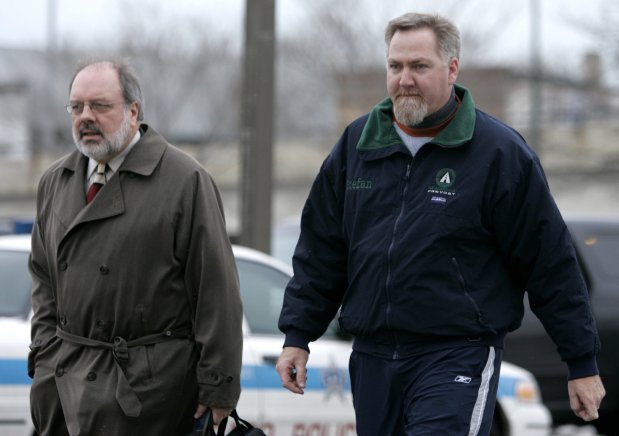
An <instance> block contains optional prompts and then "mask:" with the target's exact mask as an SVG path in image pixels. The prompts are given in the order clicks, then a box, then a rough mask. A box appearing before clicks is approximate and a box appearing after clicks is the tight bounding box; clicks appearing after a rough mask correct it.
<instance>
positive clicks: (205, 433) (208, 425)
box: [192, 407, 266, 436]
mask: <svg viewBox="0 0 619 436" xmlns="http://www.w3.org/2000/svg"><path fill="white" fill-rule="evenodd" d="M230 417H232V419H234V423H235V424H236V427H235V428H234V429H232V431H230V433H228V435H227V436H266V434H265V433H264V432H263V431H262V430H261V429H259V428H257V427H254V426H253V425H252V424H251V423H250V422H249V421H247V420H245V419H243V418H241V417H240V416H239V414H238V413H237V411H236V409H234V410H233V411H232V413H230ZM200 421H201V422H204V426H203V427H202V429H200V430H194V432H193V433H192V435H196V436H197V435H202V436H224V435H225V433H226V426H227V424H228V417H226V418H224V419H222V420H221V422H220V423H219V425H218V427H217V433H215V429H214V422H213V412H212V411H211V408H210V407H209V408H207V409H206V412H204V416H203V417H202V418H201V419H200Z"/></svg>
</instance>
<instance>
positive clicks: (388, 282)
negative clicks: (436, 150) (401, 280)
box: [385, 161, 412, 360]
mask: <svg viewBox="0 0 619 436" xmlns="http://www.w3.org/2000/svg"><path fill="white" fill-rule="evenodd" d="M411 169H412V161H411V162H409V163H408V164H407V165H406V173H405V175H404V182H405V183H404V186H403V188H402V196H401V203H400V212H399V213H398V217H397V218H396V220H395V223H394V224H393V231H392V233H391V242H390V243H389V248H388V249H387V278H386V280H385V294H386V297H387V309H386V310H387V314H386V319H387V328H388V329H389V330H391V331H392V333H393V338H394V340H395V344H396V349H395V350H394V351H393V356H392V359H393V360H397V359H398V358H399V354H398V348H399V339H398V335H397V333H396V332H395V330H392V328H391V323H390V322H389V315H390V314H391V298H390V292H389V291H390V290H389V288H390V286H391V259H392V254H393V247H394V244H395V237H396V234H397V231H398V225H399V224H400V220H401V219H402V215H403V214H404V199H405V198H406V192H407V191H408V182H409V180H410V176H411Z"/></svg>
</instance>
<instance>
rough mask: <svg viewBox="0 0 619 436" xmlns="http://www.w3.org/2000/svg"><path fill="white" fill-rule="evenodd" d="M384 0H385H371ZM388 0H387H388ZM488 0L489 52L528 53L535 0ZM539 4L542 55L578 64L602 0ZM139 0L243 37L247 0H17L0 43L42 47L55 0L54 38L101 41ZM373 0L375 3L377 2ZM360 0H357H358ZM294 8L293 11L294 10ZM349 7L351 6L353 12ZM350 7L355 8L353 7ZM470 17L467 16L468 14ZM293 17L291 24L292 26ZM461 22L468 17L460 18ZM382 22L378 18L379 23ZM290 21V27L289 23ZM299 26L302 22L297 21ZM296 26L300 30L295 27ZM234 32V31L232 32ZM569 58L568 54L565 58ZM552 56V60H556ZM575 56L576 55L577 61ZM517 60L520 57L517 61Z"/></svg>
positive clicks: (428, 7) (498, 55)
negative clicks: (493, 36)
mask: <svg viewBox="0 0 619 436" xmlns="http://www.w3.org/2000/svg"><path fill="white" fill-rule="evenodd" d="M300 1H313V0H276V5H277V23H278V31H280V32H282V31H283V32H286V31H294V29H299V28H300V27H299V24H298V23H299V21H298V20H297V21H295V17H296V18H298V9H300V8H299V6H298V5H299V4H300ZM332 1H338V0H332ZM373 1H376V2H378V3H383V2H384V1H385V0H369V1H366V2H363V3H364V4H368V3H369V4H370V5H371V4H372V2H373ZM387 1H389V0H387ZM470 1H472V2H476V3H481V4H484V5H487V7H484V8H482V9H483V10H484V11H485V12H486V13H485V14H484V16H482V17H474V19H479V20H480V21H481V20H491V19H493V18H494V17H496V16H497V15H498V14H493V11H497V8H505V7H509V8H511V9H512V10H511V11H510V16H511V20H510V21H509V22H508V23H507V24H506V28H505V31H504V32H502V34H500V35H498V36H497V44H495V45H494V47H495V48H494V50H493V51H492V52H491V53H489V54H488V56H489V57H490V58H492V59H494V60H496V61H500V62H503V61H504V62H510V61H512V62H513V61H514V59H523V60H524V59H528V57H527V56H528V54H527V53H528V50H529V48H530V43H529V35H530V21H531V20H530V7H531V4H532V3H533V2H534V1H535V0H502V1H496V0H470ZM539 1H540V3H541V4H542V14H541V17H542V20H543V21H542V35H543V44H542V49H543V55H544V59H546V60H547V61H548V60H549V59H550V62H559V61H561V60H562V62H567V63H569V62H571V64H569V65H568V67H569V68H573V67H575V66H577V65H579V62H580V58H581V57H582V55H583V54H584V52H585V51H587V50H591V49H595V48H597V46H598V45H599V42H598V41H595V40H593V39H592V38H591V37H590V35H586V34H585V33H584V32H583V31H581V30H579V29H576V28H574V27H573V26H570V24H569V22H568V18H569V17H572V18H573V17H580V18H582V19H583V20H590V21H595V20H596V19H597V18H599V12H598V9H597V5H598V4H599V3H598V2H599V1H604V0H587V1H583V0H539ZM129 2H131V3H135V2H141V4H144V5H145V7H148V6H149V5H151V6H152V5H156V6H157V7H159V8H163V9H164V11H165V13H166V15H169V16H170V19H180V20H182V17H183V16H188V15H191V16H194V17H195V16H199V17H204V20H205V23H208V25H209V26H213V27H215V28H217V27H218V26H219V27H220V29H222V30H223V31H225V32H228V33H231V32H232V36H233V37H234V39H236V40H237V41H242V27H243V22H244V15H243V14H244V5H245V0H87V1H86V0H20V1H4V2H2V4H1V6H0V46H3V47H21V48H39V49H43V48H45V47H46V44H47V38H48V34H49V32H48V29H49V26H48V20H47V11H48V9H49V7H48V6H49V4H53V3H55V5H56V11H57V14H56V17H57V18H56V38H57V41H58V42H59V43H61V44H62V43H66V42H78V43H79V44H80V45H87V44H88V43H90V42H92V43H93V44H95V45H96V44H102V43H103V42H105V41H109V40H110V38H111V39H113V37H114V32H115V30H116V27H115V23H117V22H118V19H119V16H120V15H121V14H122V13H123V11H124V10H125V9H126V7H127V5H128V4H129ZM378 3H377V4H378ZM447 3H449V2H446V0H434V1H425V2H424V1H420V0H418V1H415V2H401V1H400V2H398V4H399V6H398V7H399V8H400V9H397V8H394V11H393V12H394V13H393V16H396V15H399V14H401V13H403V12H405V10H403V9H401V8H402V7H403V4H407V5H410V4H414V5H415V6H416V7H420V8H421V9H420V10H419V11H420V12H439V13H441V12H444V9H445V5H446V4H447ZM360 4H361V2H360ZM295 13H296V14H297V15H295ZM351 13H352V12H351ZM354 13H359V10H355V11H354ZM466 19H467V20H470V17H469V18H466ZM295 23H296V25H295V27H294V28H293V27H291V26H293V25H294V24H295ZM456 24H458V25H459V26H460V27H461V28H464V27H465V25H467V24H468V25H471V23H459V22H457V23H456ZM382 25H383V24H381V26H382ZM287 26H288V28H287ZM301 28H302V27H301ZM297 31H298V30H297ZM234 32H236V34H237V35H238V38H236V37H235V35H234ZM566 58H567V59H566ZM555 59H556V60H555ZM577 59H578V61H577ZM517 62H520V61H517Z"/></svg>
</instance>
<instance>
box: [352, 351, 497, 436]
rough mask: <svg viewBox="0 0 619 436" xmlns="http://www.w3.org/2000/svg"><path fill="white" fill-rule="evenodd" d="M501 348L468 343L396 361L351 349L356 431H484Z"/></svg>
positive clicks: (387, 435) (378, 435)
mask: <svg viewBox="0 0 619 436" xmlns="http://www.w3.org/2000/svg"><path fill="white" fill-rule="evenodd" d="M502 351H503V350H501V349H497V348H494V347H474V346H466V347H455V348H449V349H442V350H438V351H431V352H428V353H423V354H421V355H415V356H411V357H408V358H405V359H397V360H390V359H383V358H378V357H375V356H372V355H369V354H365V353H360V352H356V351H353V353H352V354H351V356H350V378H351V388H352V393H353V402H354V407H355V415H356V420H357V434H358V435H359V436H425V435H428V436H430V435H431V436H436V435H454V436H457V435H462V436H467V435H470V436H477V435H480V436H481V435H488V434H489V432H490V427H491V425H492V415H493V412H494V405H495V403H496V392H497V388H498V384H499V372H500V368H501V358H502V354H503V353H502Z"/></svg>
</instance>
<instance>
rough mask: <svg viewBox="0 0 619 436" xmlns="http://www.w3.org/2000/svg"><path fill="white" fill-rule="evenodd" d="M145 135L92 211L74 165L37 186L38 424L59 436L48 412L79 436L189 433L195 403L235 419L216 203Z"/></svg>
mask: <svg viewBox="0 0 619 436" xmlns="http://www.w3.org/2000/svg"><path fill="white" fill-rule="evenodd" d="M142 129H143V130H145V133H143V135H142V138H141V139H140V141H139V142H138V143H137V144H136V145H135V146H134V148H133V149H132V150H131V152H130V153H129V154H128V155H127V157H126V159H125V161H124V162H123V164H122V166H121V167H120V168H119V170H118V171H117V172H116V173H114V175H113V176H112V177H111V178H110V180H109V181H108V182H107V183H106V184H105V186H104V187H103V188H102V189H101V191H100V192H99V194H98V195H97V197H95V199H94V201H93V202H92V203H91V204H89V205H86V202H85V180H86V175H85V171H86V165H87V159H86V158H85V157H84V156H83V155H81V154H80V153H79V152H77V151H75V152H73V153H71V154H70V155H68V156H67V157H65V158H63V159H61V160H59V161H58V162H56V163H55V164H54V165H52V167H51V168H50V169H49V170H47V171H46V173H45V174H44V175H43V177H42V179H41V182H40V185H39V190H38V198H37V219H36V222H35V227H34V230H33V237H32V254H31V258H30V270H31V274H32V278H33V291H32V303H33V311H34V316H33V320H32V345H31V350H32V351H31V353H30V357H29V373H30V375H31V376H33V379H34V380H33V385H32V391H31V403H32V413H33V419H34V420H35V422H37V424H38V425H39V426H40V427H41V428H42V429H44V430H45V429H48V431H49V432H51V433H54V432H57V431H59V430H55V429H56V428H57V427H56V426H57V425H58V423H57V422H52V420H53V419H56V420H57V419H58V418H57V417H56V418H52V415H53V413H51V412H50V405H49V403H50V402H53V401H56V402H57V403H58V405H59V406H61V411H62V413H63V414H64V421H65V423H66V426H67V428H68V430H69V433H70V434H71V435H86V434H88V435H94V434H110V435H122V434H136V435H137V434H149V435H150V434H153V435H156V434H161V435H168V434H170V435H172V434H186V433H187V432H188V431H189V430H190V429H191V428H190V427H191V425H192V419H191V415H192V414H193V412H194V411H195V408H196V406H197V401H198V395H199V401H200V403H202V404H206V405H211V406H216V407H230V408H232V407H235V405H236V403H237V401H238V398H239V395H240V369H241V356H242V340H243V339H242V330H241V329H242V327H241V325H242V307H241V300H240V295H239V290H238V276H237V272H236V267H235V263H234V257H233V254H232V250H231V247H230V243H229V239H228V236H227V234H226V228H225V223H224V216H223V210H222V204H221V200H220V197H219V193H218V191H217V188H216V186H215V185H214V183H213V181H212V180H211V178H210V176H209V175H208V173H207V172H206V171H205V170H204V169H203V168H202V167H201V166H200V165H199V164H198V163H197V162H196V161H194V160H193V159H192V158H190V157H189V156H187V155H185V154H184V153H183V152H181V151H179V150H178V149H176V148H174V147H172V146H171V145H169V144H167V143H166V141H165V140H164V139H163V138H162V137H161V136H160V135H159V134H158V133H157V132H155V131H154V130H153V129H152V128H149V127H148V126H146V125H142ZM57 329H58V331H57ZM145 337H146V338H145ZM114 344H116V345H114ZM198 388H199V389H198ZM60 416H62V415H60Z"/></svg>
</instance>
